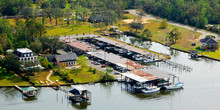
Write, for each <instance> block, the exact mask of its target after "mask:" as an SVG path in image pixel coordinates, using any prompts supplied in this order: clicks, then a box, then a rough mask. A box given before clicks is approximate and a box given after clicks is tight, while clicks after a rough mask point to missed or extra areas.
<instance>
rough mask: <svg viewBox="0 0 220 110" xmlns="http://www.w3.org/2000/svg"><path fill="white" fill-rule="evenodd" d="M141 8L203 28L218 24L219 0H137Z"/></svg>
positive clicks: (219, 21) (219, 18)
mask: <svg viewBox="0 0 220 110" xmlns="http://www.w3.org/2000/svg"><path fill="white" fill-rule="evenodd" d="M139 2H140V3H141V4H142V7H143V9H144V10H145V11H146V12H148V13H152V14H154V15H157V16H160V17H163V18H167V19H170V20H174V21H177V22H180V23H184V24H188V25H192V26H196V27H199V28H205V26H206V25H207V24H220V1H219V0H139Z"/></svg>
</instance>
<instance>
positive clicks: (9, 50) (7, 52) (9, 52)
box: [6, 49, 14, 55]
mask: <svg viewBox="0 0 220 110" xmlns="http://www.w3.org/2000/svg"><path fill="white" fill-rule="evenodd" d="M13 52H14V50H12V49H8V50H6V54H8V55H9V54H12V53H13Z"/></svg>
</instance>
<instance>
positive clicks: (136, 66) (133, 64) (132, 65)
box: [125, 60, 147, 69]
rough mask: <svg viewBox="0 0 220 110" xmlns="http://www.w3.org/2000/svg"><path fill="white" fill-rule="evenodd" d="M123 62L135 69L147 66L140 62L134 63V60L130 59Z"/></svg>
mask: <svg viewBox="0 0 220 110" xmlns="http://www.w3.org/2000/svg"><path fill="white" fill-rule="evenodd" d="M125 64H126V65H128V66H131V67H134V68H135V69H139V68H145V67H147V66H144V65H140V64H138V63H135V62H134V61H131V60H130V61H128V62H126V63H125Z"/></svg>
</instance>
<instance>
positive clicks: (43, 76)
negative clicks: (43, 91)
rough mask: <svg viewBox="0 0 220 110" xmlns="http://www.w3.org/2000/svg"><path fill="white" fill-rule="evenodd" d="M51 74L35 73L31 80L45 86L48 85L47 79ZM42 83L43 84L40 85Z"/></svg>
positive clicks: (47, 72) (46, 72) (44, 72)
mask: <svg viewBox="0 0 220 110" xmlns="http://www.w3.org/2000/svg"><path fill="white" fill-rule="evenodd" d="M48 74H49V71H40V72H35V73H34V76H30V80H31V81H32V82H34V83H35V84H36V85H45V84H47V80H46V77H47V75H48ZM40 81H42V82H43V83H42V84H40Z"/></svg>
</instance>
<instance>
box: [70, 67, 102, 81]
mask: <svg viewBox="0 0 220 110" xmlns="http://www.w3.org/2000/svg"><path fill="white" fill-rule="evenodd" d="M103 74H104V73H103V72H101V71H98V70H96V73H95V74H93V72H90V71H89V68H83V69H81V68H78V69H74V70H70V71H69V76H70V77H71V78H73V80H74V82H75V83H89V82H97V81H99V80H100V77H101V75H103Z"/></svg>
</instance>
